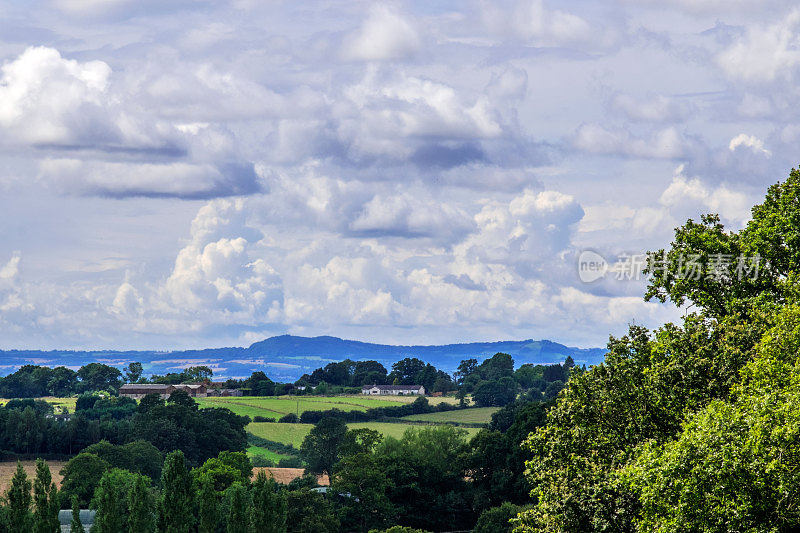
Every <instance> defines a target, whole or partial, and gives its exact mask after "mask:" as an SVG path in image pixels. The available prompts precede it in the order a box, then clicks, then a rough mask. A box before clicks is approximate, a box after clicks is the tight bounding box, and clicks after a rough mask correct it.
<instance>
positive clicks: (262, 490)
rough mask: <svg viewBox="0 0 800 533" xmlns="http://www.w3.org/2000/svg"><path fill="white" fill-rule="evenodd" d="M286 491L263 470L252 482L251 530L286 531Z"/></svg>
mask: <svg viewBox="0 0 800 533" xmlns="http://www.w3.org/2000/svg"><path fill="white" fill-rule="evenodd" d="M286 512H287V511H286V493H284V491H283V489H281V487H279V486H278V484H277V483H275V480H274V479H271V478H268V477H267V475H266V474H264V472H263V471H261V472H259V473H258V476H256V480H255V482H254V483H253V508H252V514H251V519H250V527H251V530H252V531H258V532H259V533H286Z"/></svg>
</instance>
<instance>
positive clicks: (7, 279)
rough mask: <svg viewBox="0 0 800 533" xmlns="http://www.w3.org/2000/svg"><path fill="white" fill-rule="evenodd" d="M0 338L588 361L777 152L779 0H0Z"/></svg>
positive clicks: (744, 195) (791, 110) (788, 86)
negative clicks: (702, 227) (700, 223)
mask: <svg viewBox="0 0 800 533" xmlns="http://www.w3.org/2000/svg"><path fill="white" fill-rule="evenodd" d="M0 65H2V67H0V347H2V348H32V349H33V348H37V349H53V348H74V349H97V348H117V349H176V348H195V347H217V346H246V345H249V344H250V343H252V342H254V341H257V340H260V339H263V338H265V337H268V336H271V335H277V334H283V333H291V334H297V335H336V336H340V337H345V338H353V339H359V340H366V341H373V342H384V343H392V344H427V343H449V342H469V341H489V340H510V339H527V338H534V339H551V340H554V341H558V342H562V343H565V344H568V345H575V346H582V347H590V346H604V345H605V343H606V342H607V340H608V336H609V335H610V334H613V335H620V334H622V333H624V331H625V330H626V329H627V327H628V324H630V323H637V324H643V325H646V326H650V327H655V326H658V325H659V324H662V323H664V322H666V321H669V320H675V319H676V318H677V317H679V316H680V313H681V312H682V310H678V309H675V308H673V307H671V306H669V305H662V304H659V303H653V302H650V303H647V302H644V301H643V299H642V294H643V292H644V288H645V281H644V280H617V279H615V277H614V276H606V277H604V278H601V279H599V280H596V281H593V282H591V283H587V282H584V281H582V280H581V278H580V277H579V273H578V268H577V264H578V257H579V256H580V254H581V253H583V252H585V251H586V250H591V251H593V252H595V253H597V254H599V255H601V256H602V257H605V258H616V257H623V256H626V255H636V254H642V253H644V252H645V251H647V250H655V249H658V248H662V247H665V246H667V245H668V244H669V242H670V238H671V236H672V234H673V229H674V228H675V227H677V226H679V225H680V224H682V223H683V222H685V220H686V219H687V218H695V219H697V218H699V216H700V214H702V213H708V212H714V213H719V215H720V216H721V218H722V220H723V222H724V223H725V224H726V226H727V227H729V228H731V229H738V228H741V227H742V225H743V224H745V223H746V221H747V219H748V217H749V213H750V207H751V206H752V205H753V204H755V203H757V202H758V201H759V199H760V198H763V195H764V193H765V191H766V188H767V187H768V186H769V185H770V184H772V183H775V182H776V181H778V180H781V179H783V178H784V177H785V176H786V175H788V171H789V170H790V169H791V168H792V167H793V166H795V164H796V163H797V157H796V155H797V153H798V150H797V147H798V141H800V106H798V105H797V101H798V94H799V92H800V89H798V87H800V86H799V85H798V84H797V83H796V82H797V79H798V77H799V76H800V9H798V8H797V7H796V3H795V2H789V1H782V0H752V1H751V0H725V1H723V0H709V1H704V2H696V1H694V0H658V1H655V0H652V1H650V0H637V1H634V0H609V1H607V2H586V1H574V0H568V1H561V2H555V1H550V2H547V1H540V0H523V1H518V2H501V1H485V2H483V1H470V0H462V1H458V2H447V1H442V2H430V1H425V2H396V3H392V2H360V1H347V2H344V1H303V2H297V1H278V0H275V1H271V0H259V1H255V0H231V1H222V0H220V1H214V2H211V1H202V0H176V1H173V2H156V1H152V0H49V1H45V0H24V1H23V0H6V1H4V2H2V3H0Z"/></svg>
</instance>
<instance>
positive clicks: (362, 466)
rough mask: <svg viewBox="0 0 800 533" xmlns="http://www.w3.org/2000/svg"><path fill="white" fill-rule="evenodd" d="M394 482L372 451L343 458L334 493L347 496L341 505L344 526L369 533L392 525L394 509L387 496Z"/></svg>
mask: <svg viewBox="0 0 800 533" xmlns="http://www.w3.org/2000/svg"><path fill="white" fill-rule="evenodd" d="M391 486H392V483H391V481H389V479H388V478H387V477H386V473H385V472H384V471H383V469H382V468H381V467H380V466H379V465H378V462H377V461H376V459H375V457H373V455H372V454H371V453H369V452H361V453H356V454H353V455H348V456H346V457H344V458H343V459H342V460H341V461H340V462H339V463H338V464H337V466H336V472H335V474H334V477H333V480H332V482H331V490H332V491H333V492H334V493H336V494H348V495H349V497H347V498H345V499H344V500H343V501H342V503H341V504H340V505H341V516H342V518H341V520H342V525H343V526H344V527H345V528H347V529H348V530H354V531H366V530H368V529H371V528H375V527H383V526H386V525H387V524H389V523H391V522H390V520H391V519H392V518H393V516H394V514H395V510H394V506H393V505H392V502H391V501H389V498H388V497H387V492H388V491H389V489H390V488H391Z"/></svg>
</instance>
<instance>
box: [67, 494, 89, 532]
mask: <svg viewBox="0 0 800 533" xmlns="http://www.w3.org/2000/svg"><path fill="white" fill-rule="evenodd" d="M69 530H70V533H86V529H84V527H83V522H81V506H80V503H79V502H78V497H77V496H73V497H72V522H70V526H69Z"/></svg>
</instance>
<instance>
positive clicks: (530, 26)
mask: <svg viewBox="0 0 800 533" xmlns="http://www.w3.org/2000/svg"><path fill="white" fill-rule="evenodd" d="M482 8H483V17H484V19H485V21H486V23H487V25H488V27H489V29H490V31H491V32H492V33H493V34H494V35H496V36H498V37H499V38H500V39H503V40H507V39H510V38H511V39H518V40H521V41H523V42H525V43H526V44H530V45H532V46H537V47H565V48H577V49H581V50H584V49H585V50H599V49H605V48H608V47H609V46H613V44H614V43H615V42H616V41H617V40H618V37H617V35H616V31H615V30H612V29H611V27H610V26H606V25H603V26H600V25H595V24H591V23H590V22H589V21H587V20H586V19H584V18H582V17H580V16H578V15H576V14H574V13H573V12H571V11H568V10H562V9H552V8H550V7H549V6H548V5H547V4H546V3H545V2H544V1H543V0H520V1H517V2H515V3H514V4H513V6H512V7H509V6H506V5H502V4H498V3H488V2H486V3H484V4H482Z"/></svg>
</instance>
